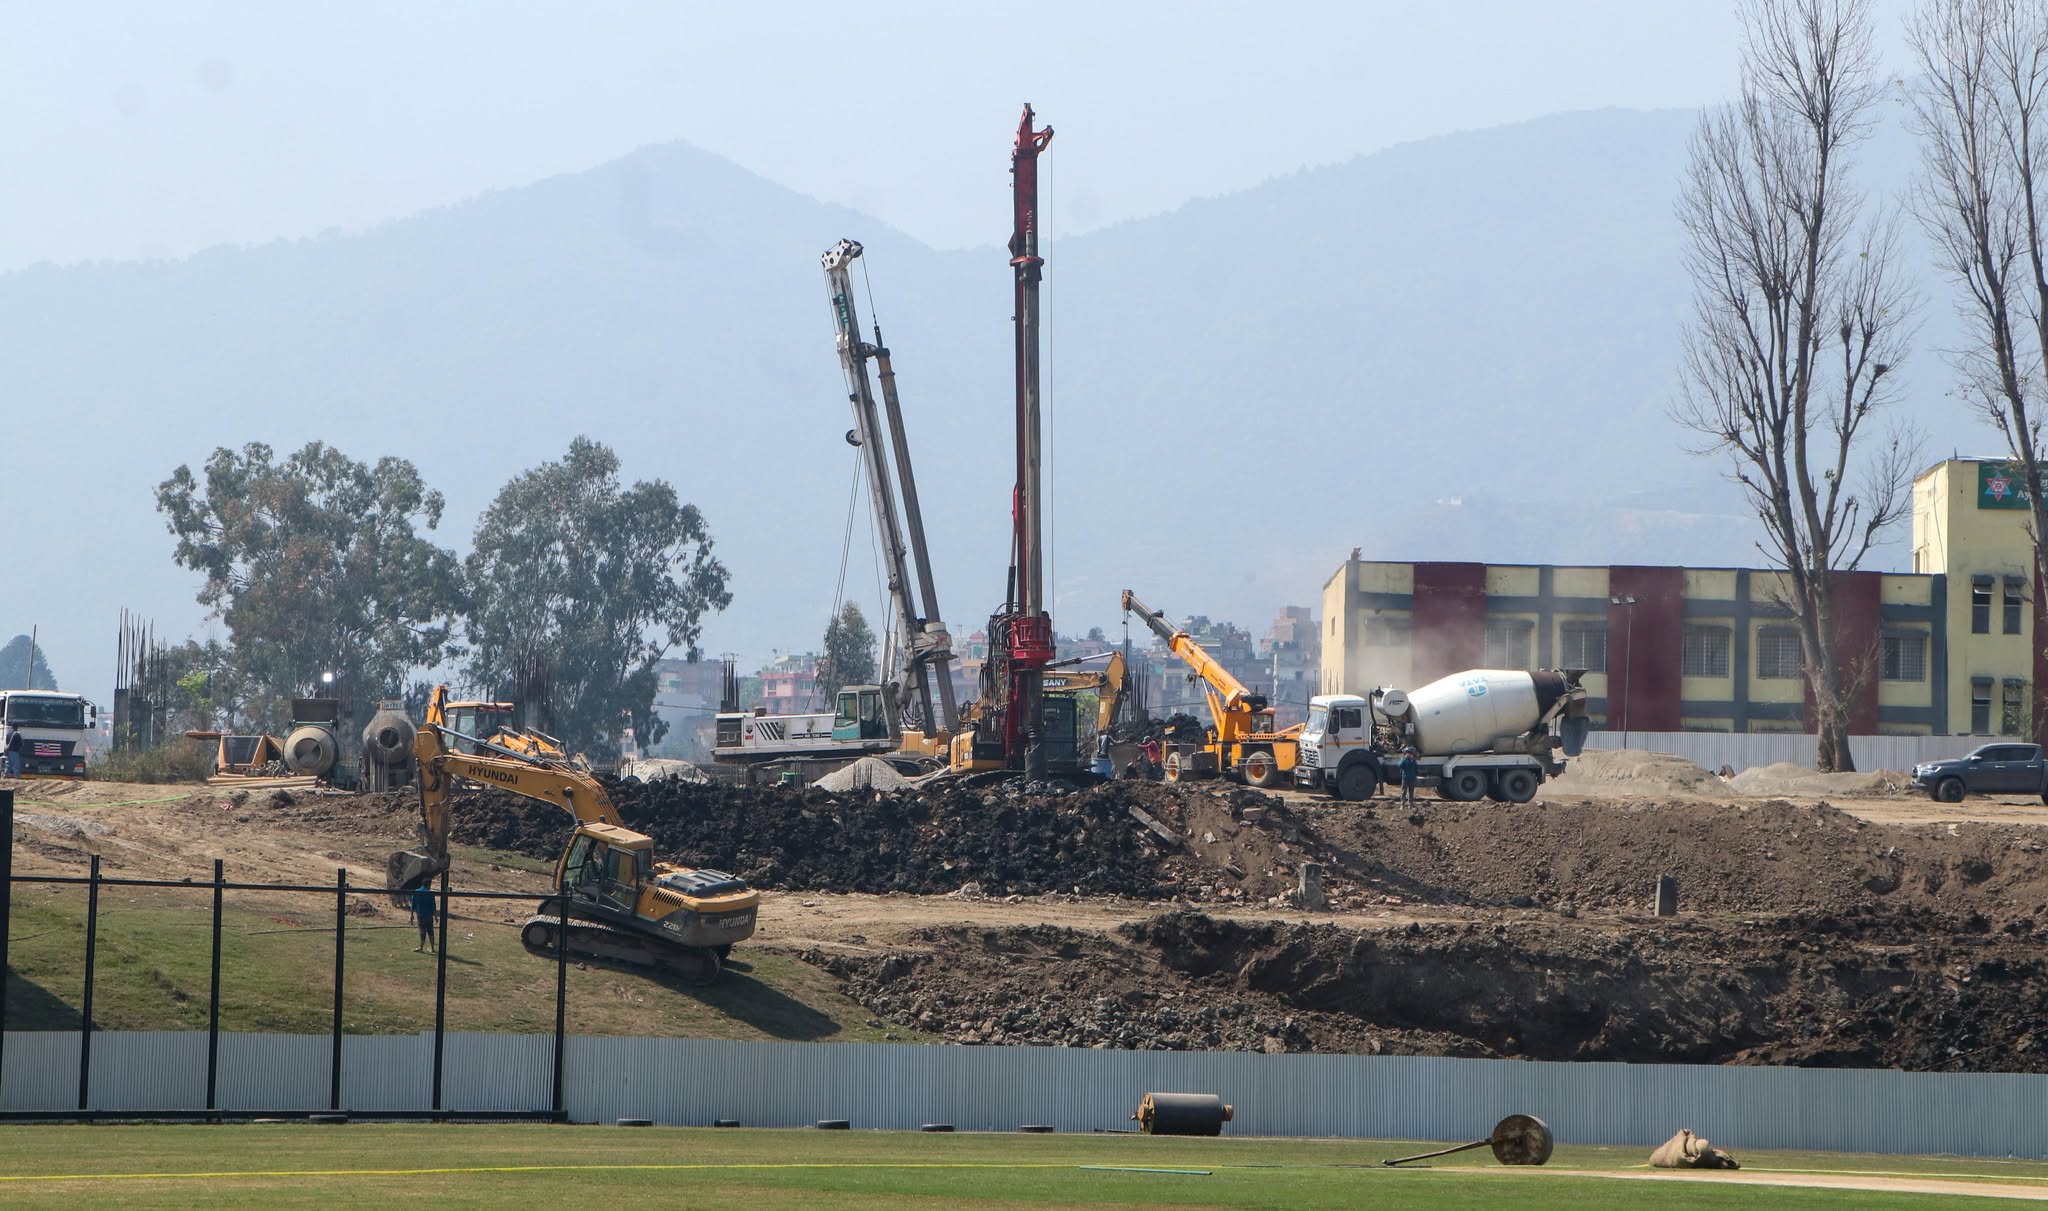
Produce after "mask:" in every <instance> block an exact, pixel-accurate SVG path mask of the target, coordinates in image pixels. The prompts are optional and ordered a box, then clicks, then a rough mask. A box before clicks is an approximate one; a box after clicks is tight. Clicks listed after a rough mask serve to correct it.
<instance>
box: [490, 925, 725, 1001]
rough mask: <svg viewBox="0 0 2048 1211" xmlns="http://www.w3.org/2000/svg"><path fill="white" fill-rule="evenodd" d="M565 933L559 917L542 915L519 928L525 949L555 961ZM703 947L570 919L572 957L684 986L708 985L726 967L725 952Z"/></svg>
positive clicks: (570, 953)
mask: <svg viewBox="0 0 2048 1211" xmlns="http://www.w3.org/2000/svg"><path fill="white" fill-rule="evenodd" d="M561 931H562V919H561V917H560V916H559V915H558V914H556V913H549V912H545V911H543V912H540V913H536V914H534V915H533V916H531V917H528V918H527V919H526V923H525V924H524V925H521V926H520V927H519V940H520V942H521V943H523V944H524V945H525V947H526V949H528V950H530V951H532V952H533V953H535V954H537V955H545V956H546V957H548V958H550V959H552V958H554V957H555V956H556V942H557V938H558V936H559V935H560V933H561ZM727 949H729V948H726V947H721V948H719V949H716V950H713V949H710V948H706V947H700V946H670V945H667V944H665V943H661V942H656V941H654V940H652V939H650V938H647V937H645V936H643V935H641V934H637V933H631V932H629V931H627V930H623V929H614V928H613V927H611V926H609V925H605V924H602V923H599V922H596V921H583V920H578V919H576V918H574V917H571V918H570V919H569V957H570V958H572V959H596V960H598V961H600V962H607V963H622V964H625V965H627V966H630V967H638V968H641V969H643V970H656V971H665V972H669V973H671V974H673V975H675V976H677V977H678V978H680V979H682V980H683V981H684V982H685V983H690V984H709V983H712V982H713V981H715V980H717V979H718V973H719V972H720V971H722V970H723V969H724V967H725V954H724V951H725V950H727Z"/></svg>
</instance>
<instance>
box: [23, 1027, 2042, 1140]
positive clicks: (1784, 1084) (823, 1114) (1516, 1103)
mask: <svg viewBox="0 0 2048 1211" xmlns="http://www.w3.org/2000/svg"><path fill="white" fill-rule="evenodd" d="M551 1045H552V1039H551V1038H550V1037H549V1036H546V1035H507V1034H450V1035H448V1041H447V1046H448V1054H447V1069H446V1071H447V1082H448V1084H447V1098H446V1104H447V1106H448V1107H449V1108H450V1111H451V1113H453V1114H456V1115H458V1116H459V1115H460V1114H461V1113H462V1112H463V1111H465V1110H470V1111H483V1110H522V1109H545V1108H546V1107H547V1105H548V1099H549V1094H550V1081H551V1078H552V1069H551V1057H552V1052H551ZM205 1047H206V1036H205V1035H204V1034H203V1033H191V1034H188V1033H156V1032H137V1033H120V1032H110V1033H106V1034H98V1035H95V1036H94V1042H93V1057H94V1063H93V1087H92V1091H91V1099H90V1100H91V1103H92V1105H93V1106H94V1107H96V1108H101V1109H108V1110H113V1109H122V1110H137V1109H143V1110H147V1109H161V1110H169V1109H181V1108H183V1109H189V1108H193V1107H196V1106H199V1105H201V1104H202V1100H203V1095H204V1089H205V1073H204V1069H205ZM328 1058H329V1057H328V1040H327V1039H326V1038H325V1037H323V1036H296V1035H252V1034H224V1035H222V1036H221V1104H222V1106H223V1107H224V1108H225V1109H227V1110H229V1111H230V1112H232V1111H234V1110H237V1109H241V1110H286V1109H309V1110H310V1109H321V1108H324V1107H325V1105H326V1101H327V1080H328ZM431 1063H432V1037H431V1036H430V1035H425V1034H422V1035H418V1036H395V1037H375V1036H351V1037H349V1038H348V1039H347V1041H346V1044H345V1049H344V1053H343V1065H344V1068H343V1102H344V1104H345V1106H346V1107H347V1108H349V1109H352V1110H357V1111H363V1112H371V1111H378V1110H386V1111H391V1110H422V1109H425V1108H426V1106H427V1104H428V1088H427V1072H428V1070H429V1068H430V1066H431ZM566 1068H567V1073H566V1089H565V1098H566V1104H567V1108H568V1113H569V1117H570V1118H571V1119H572V1120H574V1121H578V1122H609V1121H611V1120H613V1119H616V1118H626V1117H634V1118H651V1119H653V1120H655V1121H656V1122H661V1123H674V1124H698V1125H702V1124H708V1123H710V1122H712V1121H713V1120H715V1119H720V1118H733V1119H738V1120H740V1121H741V1122H743V1123H745V1124H747V1125H749V1126H764V1127H794V1126H807V1125H809V1124H810V1123H812V1122H814V1121H816V1120H818V1119H821V1118H844V1119H849V1120H851V1121H852V1123H853V1125H854V1126H855V1127H857V1128H861V1127H874V1128H884V1129H892V1130H905V1129H913V1130H914V1129H915V1128H917V1127H918V1126H919V1125H920V1124H923V1123H930V1122H945V1123H952V1124H953V1125H955V1126H956V1127H958V1128H960V1129H961V1130H963V1131H974V1130H1014V1129H1015V1128H1016V1127H1018V1126H1019V1125H1021V1124H1024V1123H1046V1124H1050V1125H1051V1126H1053V1127H1055V1128H1057V1129H1058V1130H1060V1131H1091V1130H1096V1129H1102V1128H1119V1127H1125V1126H1128V1123H1127V1119H1128V1116H1129V1115H1130V1113H1131V1111H1132V1110H1133V1109H1135V1108H1136V1107H1137V1104H1138V1100H1139V1099H1140V1098H1141V1097H1142V1096H1143V1095H1144V1094H1145V1093H1146V1092H1148V1091H1151V1090H1184V1091H1199V1092H1208V1093H1218V1094H1221V1095H1222V1096H1223V1098H1224V1100H1226V1101H1229V1102H1232V1103H1233V1104H1235V1105H1236V1107H1237V1119H1236V1121H1235V1122H1234V1123H1232V1124H1231V1125H1230V1127H1229V1128H1228V1129H1227V1130H1228V1131H1229V1132H1230V1133H1231V1134H1236V1135H1294V1136H1336V1137H1362V1138H1399V1139H1477V1138H1480V1137H1482V1136H1484V1135H1485V1134H1486V1133H1487V1132H1488V1131H1489V1130H1491V1129H1492V1125H1493V1124H1494V1122H1495V1121H1497V1120H1498V1119H1500V1118H1501V1117H1502V1116H1503V1115H1506V1114H1509V1113H1525V1114H1535V1115H1538V1116H1540V1117H1541V1118H1543V1119H1544V1120H1546V1121H1547V1122H1549V1123H1550V1125H1551V1127H1552V1129H1554V1130H1555V1131H1556V1132H1557V1133H1558V1138H1560V1139H1562V1140H1568V1141H1570V1142H1573V1143H1587V1144H1618V1145H1630V1146H1648V1145H1652V1144H1655V1143H1658V1142H1660V1141H1661V1140H1663V1139H1664V1138H1665V1137H1667V1136H1669V1135H1670V1134H1671V1132H1673V1131H1675V1130H1677V1129H1678V1128H1679V1127H1692V1128H1694V1129H1695V1130H1698V1131H1700V1132H1701V1133H1703V1134H1705V1135H1707V1136H1708V1137H1710V1138H1712V1139H1714V1140H1716V1141H1721V1142H1726V1143H1728V1144H1730V1145H1731V1146H1735V1147H1747V1148H1813V1149H1824V1150H1828V1151H1843V1152H1918V1153H1928V1152H1945V1153H1953V1154H1956V1155H1961V1156H2020V1157H2037V1158H2038V1157H2048V1118H2044V1116H2043V1114H2042V1113H2041V1112H2042V1111H2043V1110H2044V1109H2048V1077H2044V1076H2020V1075H1986V1074H1926V1073H1902V1072H1891V1071H1864V1070H1830V1069H1812V1068H1807V1069H1801V1068H1740V1067H1709V1066H1686V1065H1668V1064H1560V1063H1534V1062H1523V1061H1515V1060H1456V1059H1437V1058H1429V1057H1415V1056H1399V1057H1391V1056H1389V1057H1378V1056H1343V1055H1278V1056H1269V1055H1249V1054H1241V1053H1233V1052H1186V1051H1179V1052H1175V1051H1092V1050H1074V1049H1067V1048H1052V1047H945V1046H919V1045H911V1044H853V1043H841V1044H820V1043H735V1042H721V1041H716V1040H706V1039H633V1038H572V1039H570V1040H569V1043H568V1052H567V1056H566ZM77 1073H78V1036H77V1035H76V1034H75V1033H69V1032H65V1033H55V1032H53V1033H29V1032H10V1033H9V1034H8V1036H7V1040H6V1068H5V1071H4V1076H0V1110H11V1111H32V1110H51V1111H65V1110H70V1109H72V1108H74V1107H75V1106H76V1104H77Z"/></svg>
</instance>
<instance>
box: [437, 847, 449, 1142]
mask: <svg viewBox="0 0 2048 1211" xmlns="http://www.w3.org/2000/svg"><path fill="white" fill-rule="evenodd" d="M440 909H441V912H440V917H441V920H440V921H439V925H440V930H439V932H440V935H441V946H440V949H439V950H437V951H436V952H435V954H434V1109H436V1110H439V1109H440V1108H441V1042H442V1039H443V1037H444V1036H445V1034H446V1033H447V1029H448V871H447V868H445V867H444V868H442V871H441V904H440Z"/></svg>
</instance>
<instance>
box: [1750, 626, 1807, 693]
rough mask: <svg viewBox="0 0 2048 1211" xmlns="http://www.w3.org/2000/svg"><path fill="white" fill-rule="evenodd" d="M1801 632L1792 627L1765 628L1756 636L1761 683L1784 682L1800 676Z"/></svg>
mask: <svg viewBox="0 0 2048 1211" xmlns="http://www.w3.org/2000/svg"><path fill="white" fill-rule="evenodd" d="M1803 664H1804V662H1803V661H1802V660H1801V659H1800V653H1799V632H1798V631H1796V630H1794V629H1793V628H1791V627H1765V628H1764V629H1763V630H1761V631H1759V632H1757V636H1756V676H1757V680H1759V681H1783V680H1786V679H1788V678H1792V677H1797V676H1799V675H1800V672H1801V670H1802V667H1803Z"/></svg>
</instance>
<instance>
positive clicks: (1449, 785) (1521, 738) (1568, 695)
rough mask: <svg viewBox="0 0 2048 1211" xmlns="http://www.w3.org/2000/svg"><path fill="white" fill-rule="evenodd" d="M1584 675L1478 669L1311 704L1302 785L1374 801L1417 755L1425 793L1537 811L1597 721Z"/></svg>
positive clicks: (1298, 781)
mask: <svg viewBox="0 0 2048 1211" xmlns="http://www.w3.org/2000/svg"><path fill="white" fill-rule="evenodd" d="M1579 677H1580V672H1579V670H1577V669H1562V670H1560V669H1538V670H1536V671H1534V672H1521V671H1517V670H1512V669H1469V670H1467V671H1465V672H1462V673H1453V674H1451V675H1450V676H1449V677H1444V678H1441V679H1439V680H1436V681H1432V682H1430V683H1429V684H1428V685H1425V686H1423V687H1422V688H1420V689H1417V690H1413V691H1402V690H1398V689H1393V688H1389V687H1384V686H1383V687H1381V688H1379V689H1376V690H1374V691H1373V692H1372V695H1371V697H1370V698H1361V697H1359V696H1358V695H1356V694H1318V695H1316V696H1315V697H1313V698H1311V699H1309V709H1308V724H1307V725H1306V726H1305V727H1303V728H1302V732H1301V746H1300V756H1299V758H1298V760H1297V761H1296V762H1295V766H1294V781H1295V785H1296V786H1298V787H1302V788H1304V789H1309V790H1323V791H1327V792H1328V793H1330V794H1332V795H1335V796H1336V797H1337V798H1339V799H1352V800H1358V799H1370V798H1372V796H1373V794H1374V793H1375V792H1376V791H1377V790H1378V789H1379V787H1380V785H1381V784H1382V783H1390V784H1392V785H1394V786H1396V787H1398V786H1399V785H1400V781H1401V775H1400V774H1399V772H1397V763H1398V762H1399V761H1400V759H1401V754H1402V751H1403V750H1404V749H1408V748H1413V749H1414V750H1415V754H1416V756H1415V760H1416V763H1417V766H1418V769H1417V785H1419V786H1426V787H1434V788H1435V789H1436V792H1437V794H1439V795H1441V796H1442V797H1444V798H1446V799H1451V800H1455V801H1458V802H1470V801H1472V800H1475V799H1479V798H1481V797H1490V798H1493V799H1497V800H1500V801H1501V802H1504V803H1527V802H1528V801H1529V800H1531V799H1533V798H1535V797H1536V788H1537V787H1539V786H1541V785H1543V780H1544V779H1545V778H1547V777H1556V776H1557V775H1558V774H1560V773H1563V772H1564V763H1563V762H1562V761H1560V760H1558V758H1557V753H1558V751H1559V750H1562V751H1563V753H1564V754H1565V755H1566V756H1568V757H1575V756H1577V755H1578V753H1579V750H1580V749H1581V748H1582V747H1583V746H1584V744H1585V740H1586V732H1587V731H1588V729H1589V727H1590V721H1589V720H1588V719H1587V718H1586V691H1585V690H1584V689H1582V688H1580V686H1579Z"/></svg>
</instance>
